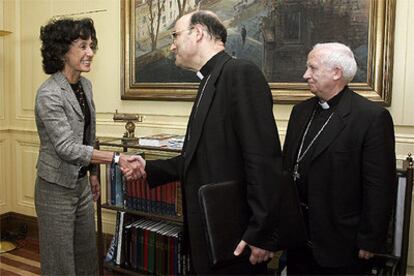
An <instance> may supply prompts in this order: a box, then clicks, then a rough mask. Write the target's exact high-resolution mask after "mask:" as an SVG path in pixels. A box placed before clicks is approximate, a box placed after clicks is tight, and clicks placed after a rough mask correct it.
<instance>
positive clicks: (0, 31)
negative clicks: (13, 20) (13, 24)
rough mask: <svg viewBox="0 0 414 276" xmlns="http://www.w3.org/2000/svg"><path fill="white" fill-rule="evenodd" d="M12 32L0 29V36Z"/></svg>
mask: <svg viewBox="0 0 414 276" xmlns="http://www.w3.org/2000/svg"><path fill="white" fill-rule="evenodd" d="M11 33H12V32H9V31H4V30H0V36H6V35H9V34H11Z"/></svg>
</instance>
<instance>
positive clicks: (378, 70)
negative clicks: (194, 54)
mask: <svg viewBox="0 0 414 276" xmlns="http://www.w3.org/2000/svg"><path fill="white" fill-rule="evenodd" d="M232 1H234V3H233V2H232ZM336 1H338V3H336V4H335V3H334V4H333V5H332V6H327V5H326V4H323V3H326V2H323V1H319V0H304V1H291V2H292V3H290V4H289V1H288V0H285V1H277V0H260V1H258V0H248V1H237V0H214V1H213V0H203V1H200V0H186V1H184V0H172V1H168V2H167V1H166V0H121V18H122V24H121V26H122V32H121V34H122V35H121V43H122V58H121V63H122V64H121V82H122V83H121V98H122V99H123V100H163V101H192V100H194V98H195V95H196V91H197V87H198V82H197V79H196V78H195V74H194V73H193V72H181V71H180V70H181V69H177V68H175V67H174V66H173V65H174V61H173V56H172V54H171V53H169V39H170V33H171V31H172V28H173V26H174V22H175V20H176V19H177V18H179V17H180V16H181V15H182V14H185V13H187V12H190V11H193V10H196V9H197V8H201V9H211V10H213V11H215V10H218V12H219V13H220V12H222V11H223V10H224V9H226V8H227V9H228V10H230V9H231V10H232V11H233V12H234V14H231V15H229V13H226V14H227V16H228V17H229V16H231V18H230V19H231V20H229V18H225V19H226V20H225V22H226V24H228V25H227V26H226V27H228V30H229V31H228V33H229V36H228V37H229V39H232V40H230V41H229V39H228V42H227V43H226V49H227V51H228V52H229V51H230V52H229V54H232V55H240V57H241V58H246V56H247V58H248V57H249V55H250V56H251V59H252V60H254V61H256V60H257V59H258V55H257V53H258V50H259V53H260V60H261V62H262V63H261V65H259V67H260V66H261V68H262V71H263V72H264V73H265V75H266V77H267V79H268V81H269V85H270V88H271V91H272V96H273V100H274V102H275V103H282V104H284V103H296V102H299V101H302V100H304V99H306V98H309V97H311V96H312V94H311V93H310V92H309V90H308V87H307V84H306V83H305V82H304V81H303V80H302V79H301V77H302V75H303V72H304V70H305V62H306V55H307V53H308V52H309V50H310V49H311V47H312V46H313V45H314V44H315V43H317V42H324V41H341V42H343V43H345V44H347V45H350V47H351V48H352V49H353V50H354V53H356V58H357V61H358V65H359V68H360V69H359V70H360V71H359V75H358V73H357V77H356V78H357V79H356V80H354V81H353V82H351V84H350V87H351V89H353V90H355V91H356V92H358V93H359V94H361V95H363V96H364V97H367V98H368V99H370V100H372V101H376V102H380V103H381V104H383V105H386V106H389V105H390V104H391V84H392V72H393V44H394V22H395V6H396V0H359V1H357V2H353V1H342V2H341V0H336ZM331 2H332V1H331ZM333 2H335V1H333ZM344 2H345V3H344ZM183 3H186V4H187V6H185V4H184V5H183ZM281 3H284V4H281ZM295 3H296V4H295ZM318 3H319V4H318ZM349 3H353V4H349ZM229 5H230V6H229ZM240 5H242V6H240ZM317 5H320V6H317ZM341 5H342V6H341ZM346 5H354V6H346ZM355 5H356V6H355ZM315 7H316V8H315ZM249 9H250V10H251V11H253V10H254V11H255V12H257V14H256V15H253V16H250V18H248V19H246V16H245V14H244V13H246V11H249ZM349 11H351V12H349ZM321 13H323V14H321ZM163 14H164V15H163ZM250 14H251V12H250ZM332 14H333V15H334V17H332V20H334V21H333V22H332V23H335V24H329V21H326V20H329V15H332ZM151 15H152V16H151ZM167 15H169V16H170V18H166V17H167ZM324 15H326V18H328V19H324V18H325V17H324ZM219 16H220V17H221V14H219ZM241 18H243V19H241ZM222 19H223V18H222ZM249 20H250V21H249ZM323 20H325V22H324V21H323ZM229 22H230V23H229ZM318 26H322V28H323V29H321V30H319V29H317V28H318ZM246 29H247V32H246ZM154 30H158V32H157V31H154ZM269 30H271V31H269ZM246 33H247V35H246ZM243 34H244V35H243ZM347 42H349V43H347ZM157 44H158V45H157ZM229 44H230V46H229ZM257 45H259V46H257ZM353 45H355V47H353ZM356 46H358V47H356ZM229 47H230V50H229ZM231 47H232V48H231ZM258 47H260V48H258ZM234 49H236V50H234ZM253 54H254V55H253ZM358 57H359V59H358ZM274 60H277V61H278V62H280V63H279V64H277V63H275V62H274ZM361 61H362V62H361ZM151 62H153V63H151ZM272 62H273V63H272ZM361 64H362V66H360V65H361ZM168 68H172V69H169V70H170V71H167V69H168ZM361 68H362V69H361ZM174 74H176V75H174ZM185 74H187V75H185ZM193 75H194V76H193ZM141 76H142V79H140V78H141ZM189 79H190V80H193V81H189Z"/></svg>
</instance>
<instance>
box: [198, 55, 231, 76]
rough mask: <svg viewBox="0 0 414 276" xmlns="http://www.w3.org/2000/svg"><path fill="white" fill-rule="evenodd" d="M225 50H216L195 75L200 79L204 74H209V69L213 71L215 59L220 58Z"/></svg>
mask: <svg viewBox="0 0 414 276" xmlns="http://www.w3.org/2000/svg"><path fill="white" fill-rule="evenodd" d="M225 54H226V52H225V51H221V52H218V53H217V54H216V55H214V56H213V57H212V58H210V60H209V61H207V63H206V64H204V66H203V67H202V68H201V69H200V71H198V72H197V77H198V78H199V79H200V80H203V79H204V77H205V76H208V75H210V73H211V71H213V68H214V67H215V66H216V64H217V61H218V60H219V59H220V57H221V56H223V55H225Z"/></svg>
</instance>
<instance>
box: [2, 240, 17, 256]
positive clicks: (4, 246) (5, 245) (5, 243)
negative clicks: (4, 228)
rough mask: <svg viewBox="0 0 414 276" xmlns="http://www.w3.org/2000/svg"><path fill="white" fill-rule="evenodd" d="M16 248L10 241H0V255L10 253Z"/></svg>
mask: <svg viewBox="0 0 414 276" xmlns="http://www.w3.org/2000/svg"><path fill="white" fill-rule="evenodd" d="M15 248H16V245H15V244H14V243H12V242H10V241H1V242H0V254H1V253H5V252H9V251H12V250H13V249H15Z"/></svg>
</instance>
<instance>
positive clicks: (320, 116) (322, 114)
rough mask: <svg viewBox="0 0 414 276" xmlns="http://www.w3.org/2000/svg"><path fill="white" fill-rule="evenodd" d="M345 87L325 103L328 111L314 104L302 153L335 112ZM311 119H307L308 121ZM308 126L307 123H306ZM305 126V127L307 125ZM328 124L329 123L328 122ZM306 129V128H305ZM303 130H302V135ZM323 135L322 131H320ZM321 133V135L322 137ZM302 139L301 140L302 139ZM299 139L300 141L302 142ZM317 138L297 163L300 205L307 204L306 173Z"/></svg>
mask: <svg viewBox="0 0 414 276" xmlns="http://www.w3.org/2000/svg"><path fill="white" fill-rule="evenodd" d="M346 88H347V87H345V88H344V89H343V90H342V91H341V92H339V93H338V94H337V95H335V96H334V97H333V98H332V99H330V100H329V101H328V102H327V103H328V105H329V108H328V109H323V108H322V107H321V105H320V104H319V103H316V105H315V109H314V112H315V115H314V118H313V120H312V122H311V125H310V126H309V131H308V133H307V135H306V137H305V140H304V143H303V146H302V152H301V154H303V152H304V151H305V150H306V148H307V147H308V146H309V144H310V142H311V141H312V140H313V139H314V137H315V136H316V135H317V133H318V132H319V131H320V130H321V128H322V127H323V125H324V124H325V122H326V121H327V120H328V119H329V117H330V116H331V114H332V113H333V112H335V109H336V106H337V105H338V102H339V101H340V99H341V97H342V95H343V91H344V90H345V89H346ZM310 119H311V118H309V121H310ZM308 124H309V122H308ZM308 124H306V126H307V125H308ZM328 124H329V122H328ZM305 128H306V127H305ZM304 132H305V129H304V130H303V134H302V136H303V135H304ZM322 133H323V131H322ZM322 133H321V135H322ZM302 139H303V138H302ZM302 139H301V141H302ZM318 140H319V139H318V138H317V139H316V140H315V142H314V143H313V144H312V146H311V147H310V148H309V150H308V152H307V153H306V154H305V155H304V157H303V159H302V160H301V161H300V162H299V169H298V172H299V175H300V177H299V179H297V180H296V185H297V187H298V191H299V197H300V200H301V202H302V203H304V204H306V205H307V204H308V189H309V187H308V173H309V167H310V161H311V157H312V155H313V152H314V150H315V148H316V145H317V144H318ZM299 147H300V145H299ZM298 154H299V148H298V149H297V153H296V156H297V155H298Z"/></svg>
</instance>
